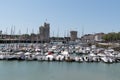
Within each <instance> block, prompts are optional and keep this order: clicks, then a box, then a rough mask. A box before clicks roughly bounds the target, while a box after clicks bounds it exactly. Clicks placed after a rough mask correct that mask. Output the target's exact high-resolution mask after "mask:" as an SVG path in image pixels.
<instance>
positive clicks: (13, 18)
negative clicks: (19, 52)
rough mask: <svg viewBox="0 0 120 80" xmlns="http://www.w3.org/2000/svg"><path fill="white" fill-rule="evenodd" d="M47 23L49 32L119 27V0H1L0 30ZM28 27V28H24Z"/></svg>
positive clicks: (30, 28) (116, 29)
mask: <svg viewBox="0 0 120 80" xmlns="http://www.w3.org/2000/svg"><path fill="white" fill-rule="evenodd" d="M44 22H48V23H50V36H67V34H68V32H69V31H71V30H76V31H78V36H81V35H82V34H93V33H99V32H104V33H108V32H113V31H114V32H119V31H120V0H0V30H2V31H3V33H7V34H10V33H11V28H13V27H15V34H20V33H21V34H25V33H32V32H34V33H38V31H39V27H40V26H41V25H43V24H44ZM27 30H28V31H27Z"/></svg>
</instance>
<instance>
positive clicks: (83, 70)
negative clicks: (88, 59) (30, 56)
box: [0, 61, 120, 80]
mask: <svg viewBox="0 0 120 80" xmlns="http://www.w3.org/2000/svg"><path fill="white" fill-rule="evenodd" d="M119 79H120V64H119V63H117V64H104V63H76V62H73V63H66V62H38V61H21V62H19V61H0V80H119Z"/></svg>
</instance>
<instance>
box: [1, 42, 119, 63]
mask: <svg viewBox="0 0 120 80" xmlns="http://www.w3.org/2000/svg"><path fill="white" fill-rule="evenodd" d="M0 60H6V61H9V60H18V61H53V62H79V63H82V62H91V63H93V62H95V63H96V62H97V63H99V62H104V63H119V62H120V52H118V51H115V50H114V49H112V48H108V49H105V48H97V47H96V46H95V45H92V46H89V47H83V46H81V44H74V45H73V44H63V43H54V44H53V43H45V44H23V43H21V44H14V43H13V44H3V45H2V44H1V49H0Z"/></svg>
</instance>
